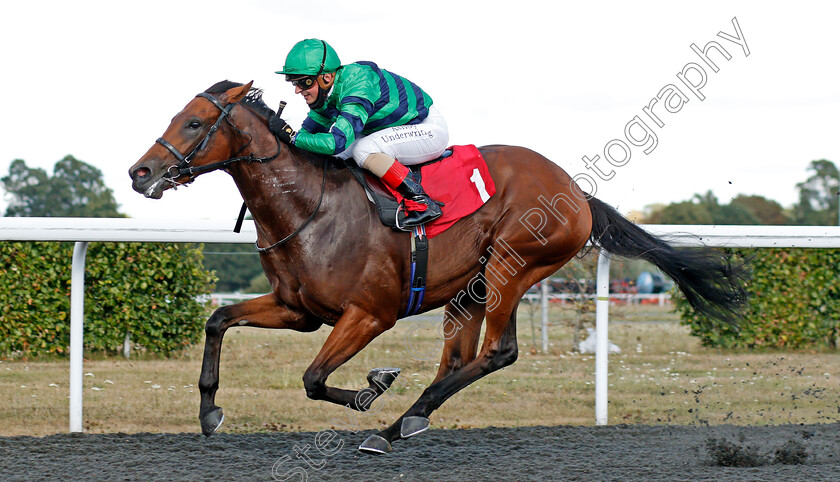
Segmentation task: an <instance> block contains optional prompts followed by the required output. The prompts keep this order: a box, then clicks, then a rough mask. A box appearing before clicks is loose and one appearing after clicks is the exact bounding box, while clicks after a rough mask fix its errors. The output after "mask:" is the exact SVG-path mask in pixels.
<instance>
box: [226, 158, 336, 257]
mask: <svg viewBox="0 0 840 482" xmlns="http://www.w3.org/2000/svg"><path fill="white" fill-rule="evenodd" d="M323 169H324V167H323V165H321V166H320V167H319V166H317V165H315V164H313V163H312V162H309V161H307V160H302V159H297V158H296V156H295V155H294V154H293V153H292V152H291V151H290V149H288V148H287V147H286V146H283V148H282V149H281V152H280V154H279V155H278V156H277V158H275V159H273V160H271V161H268V162H265V163H256V162H254V163H251V164H240V165H238V166H236V168H234V169H231V176H232V177H233V179H234V182H235V183H236V185H237V187H238V188H239V192H240V193H241V194H242V198H243V199H244V200H245V204H246V205H247V206H248V210H249V211H250V212H251V215H252V216H253V217H254V221H255V222H256V224H257V230H258V234H259V236H260V238H261V239H260V241H261V242H268V243H274V242H276V241H278V240H280V239H283V238H284V237H286V236H288V235H289V234H291V233H292V232H294V231H295V230H296V229H297V228H298V227H300V226H301V225H302V224H303V223H304V222H306V220H307V219H308V218H309V216H310V215H311V214H312V212H313V211H314V209H315V207H316V206H317V205H318V203H319V200H320V199H321V196H322V182H323V179H324V174H325V173H324V170H323ZM326 194H327V193H323V195H324V196H325V195H326ZM321 209H323V206H322V207H321Z"/></svg>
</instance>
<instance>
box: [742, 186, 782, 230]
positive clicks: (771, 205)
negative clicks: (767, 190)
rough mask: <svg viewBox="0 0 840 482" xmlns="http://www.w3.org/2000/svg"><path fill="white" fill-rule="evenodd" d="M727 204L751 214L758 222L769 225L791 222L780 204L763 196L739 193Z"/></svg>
mask: <svg viewBox="0 0 840 482" xmlns="http://www.w3.org/2000/svg"><path fill="white" fill-rule="evenodd" d="M729 204H730V205H731V206H737V208H738V209H740V210H743V211H747V212H749V213H750V214H752V215H753V216H754V217H755V218H756V219H757V220H758V224H762V225H770V226H781V225H785V224H791V219H790V217H789V216H788V215H787V214H786V213H785V210H784V209H783V208H782V205H781V204H779V203H777V202H776V201H772V200H770V199H767V198H765V197H764V196H756V195H752V196H747V195H745V194H739V195H737V196H736V197H735V198H734V199H733V200H732V201H731V202H730V203H729Z"/></svg>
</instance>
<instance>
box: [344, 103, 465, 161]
mask: <svg viewBox="0 0 840 482" xmlns="http://www.w3.org/2000/svg"><path fill="white" fill-rule="evenodd" d="M448 146H449V129H448V128H447V127H446V121H445V120H444V118H443V115H441V113H440V112H439V111H438V110H437V108H435V106H432V107H430V108H429V115H428V116H427V117H426V118H425V119H424V120H423V122H421V123H419V124H413V125H404V126H396V127H388V128H387V129H382V130H381V131H377V132H374V133H373V134H370V135H368V136H365V137H361V138H359V139H356V142H354V143H353V144H352V145H351V146H350V149H347V150H346V151H344V152H342V153H341V154H339V155H338V156H337V157H340V158H342V159H347V158H348V157H350V156H353V160H354V161H356V164H358V165H359V166H361V165H362V162H363V161H364V160H365V158H367V156H369V155H370V154H373V153H375V152H382V153H385V154H388V155H389V156H391V157H393V158H394V159H396V160H398V161H399V162H400V164H403V165H406V166H411V165H414V164H420V163H421V162H426V161H431V160H432V159H434V158H436V157H438V156H440V155H441V154H443V151H444V150H446V148H447V147H448Z"/></svg>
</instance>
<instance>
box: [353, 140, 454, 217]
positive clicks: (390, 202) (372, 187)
mask: <svg viewBox="0 0 840 482" xmlns="http://www.w3.org/2000/svg"><path fill="white" fill-rule="evenodd" d="M451 155H452V150H451V149H447V150H445V151H444V152H443V154H441V156H440V157H438V158H436V159H433V160H431V161H428V162H424V163H421V164H416V165H414V166H406V167H408V168H409V170H410V171H411V172H410V173H409V176H411V177H412V179H414V181H415V182H417V183H418V184H422V180H423V174H422V172H421V168H422V167H423V166H426V165H429V164H434V163H436V162H440V161H441V160H443V159H445V158H447V157H449V156H451ZM344 162H345V164H346V166H347V169H349V170H350V172H351V173H352V174H353V177H354V178H356V180H357V181H359V184H361V185H362V188H363V189H364V190H365V194H366V195H367V198H368V200H369V201H370V202H372V203H373V204H374V205H375V206H376V211H377V213H379V219H380V220H381V221H382V224H384V225H385V226H388V227H389V228H391V229H394V230H400V231H402V229H400V226H402V225H403V221H404V220H405V210H404V209H402V208H401V201H400V200H399V199H397V197H396V196H395V195H394V192H393V191H391V190H390V189H389V188H388V187H387V186H385V184H383V183H382V181H380V180H379V178H378V177H376V176H374V175H373V174H371V172H370V171H368V170H366V169H363V168H361V167H359V166H358V165H357V164H356V163H355V162H354V161H353V160H352V159H345V160H344Z"/></svg>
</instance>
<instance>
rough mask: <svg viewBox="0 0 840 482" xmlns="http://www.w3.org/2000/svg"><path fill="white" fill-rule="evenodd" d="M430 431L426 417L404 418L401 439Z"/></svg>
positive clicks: (401, 426)
mask: <svg viewBox="0 0 840 482" xmlns="http://www.w3.org/2000/svg"><path fill="white" fill-rule="evenodd" d="M428 429H429V419H428V418H426V417H404V418H403V420H402V424H401V425H400V438H408V437H413V436H415V435H417V434H418V433H422V432H425V431H426V430H428Z"/></svg>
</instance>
